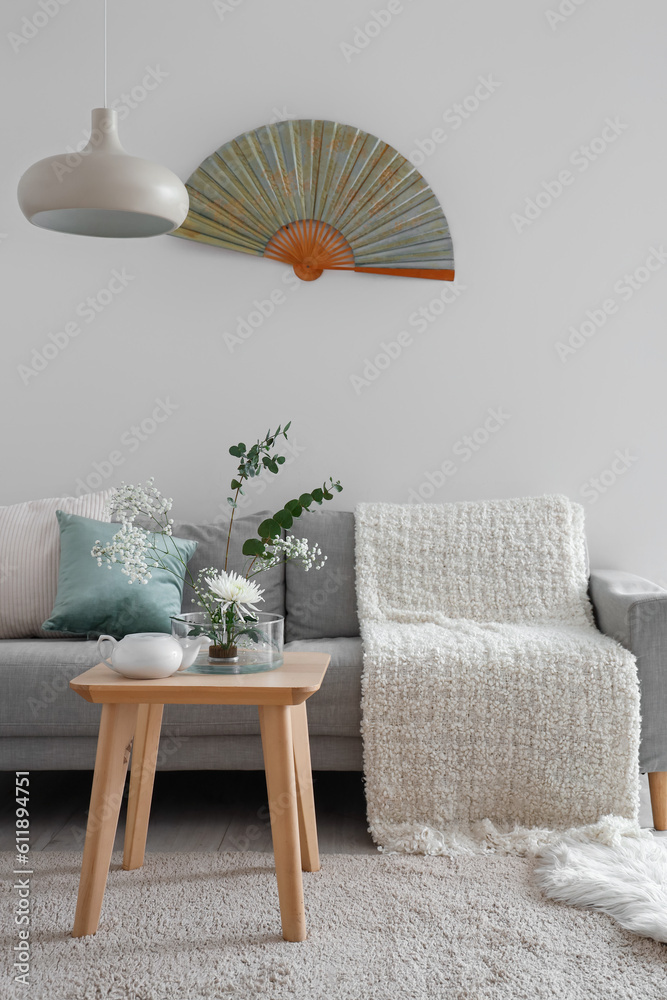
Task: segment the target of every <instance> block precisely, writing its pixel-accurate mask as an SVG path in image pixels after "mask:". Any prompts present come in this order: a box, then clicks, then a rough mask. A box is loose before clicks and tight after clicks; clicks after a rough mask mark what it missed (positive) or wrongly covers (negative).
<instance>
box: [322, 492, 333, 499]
mask: <svg viewBox="0 0 667 1000" xmlns="http://www.w3.org/2000/svg"><path fill="white" fill-rule="evenodd" d="M324 499H325V500H333V493H329V490H325V491H324Z"/></svg>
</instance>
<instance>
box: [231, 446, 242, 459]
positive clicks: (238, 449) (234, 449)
mask: <svg viewBox="0 0 667 1000" xmlns="http://www.w3.org/2000/svg"><path fill="white" fill-rule="evenodd" d="M229 454H230V455H233V456H234V458H242V457H243V456H244V455H245V445H240V444H239V445H237V444H233V445H232V446H231V448H230V449H229Z"/></svg>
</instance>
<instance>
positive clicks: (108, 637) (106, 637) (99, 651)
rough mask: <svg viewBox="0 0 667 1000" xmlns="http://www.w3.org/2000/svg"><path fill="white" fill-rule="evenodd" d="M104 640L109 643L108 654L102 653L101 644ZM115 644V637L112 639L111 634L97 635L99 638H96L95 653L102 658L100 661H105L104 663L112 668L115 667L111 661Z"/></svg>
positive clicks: (116, 643)
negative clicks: (109, 649) (109, 650)
mask: <svg viewBox="0 0 667 1000" xmlns="http://www.w3.org/2000/svg"><path fill="white" fill-rule="evenodd" d="M105 642H110V643H111V652H110V653H109V655H108V656H105V655H104V649H103V648H102V646H103V644H104V643H105ZM117 645H118V642H117V641H116V639H114V637H113V636H112V635H101V636H100V637H99V639H98V640H97V655H98V656H100V657H101V658H102V662H103V663H106V665H107V666H108V667H111V669H112V670H115V669H116V668H115V667H114V665H113V663H112V662H111V656H112V654H113V651H114V649H115V648H116V646H117Z"/></svg>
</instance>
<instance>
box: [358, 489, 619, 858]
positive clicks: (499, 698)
mask: <svg viewBox="0 0 667 1000" xmlns="http://www.w3.org/2000/svg"><path fill="white" fill-rule="evenodd" d="M356 524H357V528H356V531H357V537H356V561H357V597H358V604H359V616H360V619H361V632H362V637H363V640H364V675H363V688H362V708H363V737H364V767H365V772H366V793H367V800H368V817H369V824H370V829H371V833H372V834H373V837H374V839H375V840H376V842H377V843H378V844H379V845H380V846H381V847H382V848H383V849H384V850H394V851H405V852H411V853H425V854H440V853H447V852H448V851H450V850H480V849H483V850H508V851H520V852H527V851H532V850H536V849H538V848H539V847H540V845H542V844H544V843H547V842H549V841H550V840H553V839H554V831H560V833H561V834H562V832H563V831H568V830H569V831H570V832H572V831H573V829H574V828H581V827H583V826H588V827H589V830H588V831H587V835H588V836H590V837H593V838H596V839H598V840H601V841H608V840H609V839H610V838H613V837H614V836H615V834H616V832H617V831H618V829H619V824H620V826H622V827H623V826H624V827H625V828H627V829H628V831H629V830H634V829H635V828H636V819H637V806H638V769H637V754H638V746H639V692H638V684H637V674H636V668H635V660H634V657H633V656H632V654H631V653H629V652H627V651H626V650H625V649H623V648H622V647H621V646H619V645H618V644H617V643H616V642H614V641H613V640H611V639H609V638H607V637H605V636H603V635H601V634H600V633H599V632H598V631H597V630H596V628H595V626H594V624H593V618H592V613H591V608H590V604H589V602H588V598H587V595H586V589H587V578H588V571H587V560H586V547H585V540H584V530H583V510H582V508H581V507H580V506H579V505H577V504H572V503H571V502H570V501H569V500H568V499H567V498H566V497H559V496H548V497H539V498H528V499H519V500H502V501H490V502H481V503H456V504H444V505H423V506H408V505H406V506H398V505H392V504H362V505H361V506H359V507H358V508H357V516H356ZM614 817H615V818H614ZM622 819H625V821H626V822H625V824H623V823H622ZM628 820H629V821H630V823H628V822H627V821H628Z"/></svg>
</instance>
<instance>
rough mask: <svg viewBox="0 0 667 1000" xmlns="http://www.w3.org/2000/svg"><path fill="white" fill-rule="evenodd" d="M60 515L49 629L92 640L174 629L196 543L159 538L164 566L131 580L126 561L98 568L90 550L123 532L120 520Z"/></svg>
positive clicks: (161, 559) (178, 539) (60, 512)
mask: <svg viewBox="0 0 667 1000" xmlns="http://www.w3.org/2000/svg"><path fill="white" fill-rule="evenodd" d="M56 516H57V518H58V521H59V523H60V571H59V573H58V595H57V597H56V603H55V606H54V608H53V611H52V612H51V615H50V617H49V619H48V621H45V622H44V629H45V630H46V631H52V632H71V633H73V634H74V635H85V636H87V637H88V638H89V639H92V638H97V636H99V635H100V634H102V633H104V634H107V635H112V636H115V637H116V638H117V639H120V638H122V637H123V636H124V635H127V634H128V633H129V632H171V621H170V616H171V615H177V614H178V613H179V612H180V610H181V604H182V601H183V569H184V563H187V561H188V559H189V558H190V557H191V555H192V554H193V552H194V550H195V545H196V543H195V542H191V541H189V540H185V539H182V538H176V537H173V538H170V539H162V538H161V537H160V536H158V537H157V539H156V542H157V547H158V551H159V561H160V562H161V564H162V565H161V566H160V567H159V568H156V569H152V570H151V577H150V579H149V580H148V581H147V582H146V584H145V585H143V586H142V585H141V584H140V583H136V582H135V583H131V582H130V578H129V577H128V576H127V575H126V574H125V573H123V568H122V566H121V564H120V563H106V564H104V563H103V564H102V565H101V566H98V564H97V560H96V559H93V557H92V556H91V554H90V553H91V549H92V548H93V546H94V545H95V544H96V542H97V541H100V542H101V543H102V545H106V544H108V543H109V542H110V541H111V539H112V538H113V536H114V535H115V534H116V532H117V531H118V530H120V529H119V526H118V525H117V524H109V523H108V522H104V521H95V520H92V519H91V518H88V517H79V516H78V515H77V514H65V513H64V512H63V511H61V510H59V511H58V512H57V515H56ZM153 538H155V536H153ZM149 561H150V559H149ZM154 561H155V560H154ZM163 567H164V568H163Z"/></svg>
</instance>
